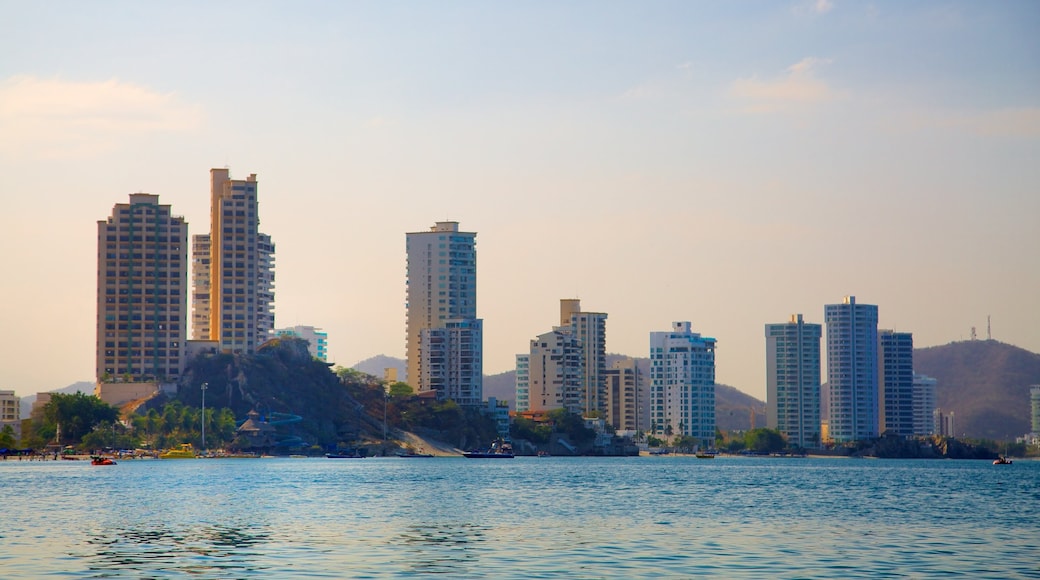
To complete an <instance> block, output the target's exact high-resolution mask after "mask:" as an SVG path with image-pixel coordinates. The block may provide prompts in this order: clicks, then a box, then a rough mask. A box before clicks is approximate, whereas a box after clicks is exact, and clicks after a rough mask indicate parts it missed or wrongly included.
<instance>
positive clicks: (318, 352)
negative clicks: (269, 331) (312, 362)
mask: <svg viewBox="0 0 1040 580" xmlns="http://www.w3.org/2000/svg"><path fill="white" fill-rule="evenodd" d="M274 334H275V335H276V336H290V337H293V338H302V339H303V340H306V341H307V343H308V345H307V350H308V352H310V353H311V356H313V357H314V358H316V359H318V360H320V361H322V362H328V360H329V333H327V332H325V331H324V330H322V329H320V328H315V327H313V326H303V325H296V326H293V327H290V328H279V329H277V330H275V331H274Z"/></svg>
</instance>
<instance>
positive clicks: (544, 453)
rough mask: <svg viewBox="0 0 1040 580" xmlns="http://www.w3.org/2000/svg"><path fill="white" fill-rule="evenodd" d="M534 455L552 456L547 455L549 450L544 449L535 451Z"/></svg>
mask: <svg viewBox="0 0 1040 580" xmlns="http://www.w3.org/2000/svg"><path fill="white" fill-rule="evenodd" d="M536 455H537V456H538V457H552V456H551V455H549V452H548V451H546V450H544V449H542V450H540V451H539V452H538V453H536Z"/></svg>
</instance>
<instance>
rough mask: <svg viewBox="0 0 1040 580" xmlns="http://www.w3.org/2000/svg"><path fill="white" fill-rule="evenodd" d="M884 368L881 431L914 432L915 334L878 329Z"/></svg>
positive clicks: (892, 432)
mask: <svg viewBox="0 0 1040 580" xmlns="http://www.w3.org/2000/svg"><path fill="white" fill-rule="evenodd" d="M878 345H879V350H880V360H881V368H880V372H879V373H878V380H879V384H878V396H879V397H880V401H879V402H878V409H879V410H880V411H881V416H880V418H879V429H880V431H881V433H888V434H891V435H902V436H904V437H908V436H910V435H913V434H914V335H913V334H911V333H909V332H896V331H894V330H881V331H879V332H878Z"/></svg>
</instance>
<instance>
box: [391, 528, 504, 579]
mask: <svg viewBox="0 0 1040 580" xmlns="http://www.w3.org/2000/svg"><path fill="white" fill-rule="evenodd" d="M486 532H487V530H486V528H485V527H484V526H479V525H476V524H469V523H458V524H456V523H433V524H421V525H409V526H407V527H406V528H405V529H404V531H403V532H402V533H401V534H400V535H399V536H398V538H397V540H396V543H397V544H399V545H401V546H404V547H406V548H407V549H406V550H405V551H403V552H402V554H403V555H404V556H405V561H406V562H407V564H408V568H409V570H411V571H412V572H415V573H419V574H451V575H462V576H467V575H470V574H472V573H474V572H476V571H475V570H473V569H472V565H473V559H474V556H475V552H476V548H477V547H478V544H479V543H481V542H484V541H486V540H487V533H486Z"/></svg>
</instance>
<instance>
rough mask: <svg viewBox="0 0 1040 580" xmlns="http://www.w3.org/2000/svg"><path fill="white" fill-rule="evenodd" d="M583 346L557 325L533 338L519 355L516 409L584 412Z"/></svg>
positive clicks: (521, 410) (572, 335)
mask: <svg viewBox="0 0 1040 580" xmlns="http://www.w3.org/2000/svg"><path fill="white" fill-rule="evenodd" d="M581 357H582V345H581V343H580V341H579V340H578V339H577V337H575V336H574V334H573V333H571V332H569V331H567V330H564V329H561V328H554V329H553V330H552V331H551V332H547V333H545V334H542V335H539V336H538V337H537V338H535V339H533V340H531V347H530V351H529V354H518V355H517V356H516V410H517V411H520V412H523V411H534V412H544V411H552V410H554V409H567V410H568V411H570V412H571V413H576V414H581V413H582V412H584V410H585V407H584V397H583V390H582V387H583V382H582V365H581Z"/></svg>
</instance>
